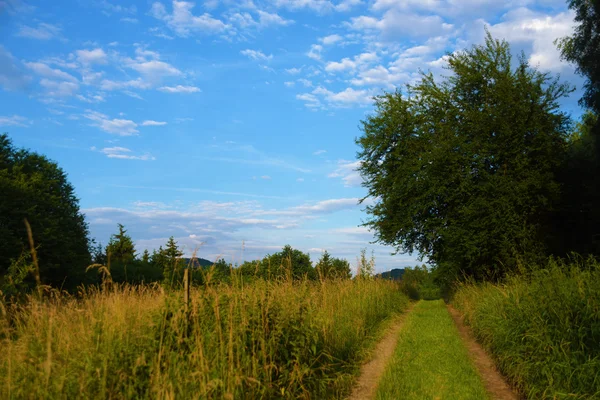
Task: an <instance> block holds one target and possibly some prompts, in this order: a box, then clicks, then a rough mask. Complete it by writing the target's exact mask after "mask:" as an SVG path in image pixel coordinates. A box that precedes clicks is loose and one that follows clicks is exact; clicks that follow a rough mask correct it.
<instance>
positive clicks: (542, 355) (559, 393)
mask: <svg viewBox="0 0 600 400" xmlns="http://www.w3.org/2000/svg"><path fill="white" fill-rule="evenodd" d="M453 303H454V305H455V307H456V308H458V309H459V310H460V311H461V312H462V313H463V314H464V315H465V317H466V321H467V322H468V323H469V324H470V325H471V327H472V328H473V332H474V333H475V335H476V336H477V339H478V340H479V341H480V342H481V343H482V344H483V345H484V347H486V348H487V350H488V352H489V353H491V355H492V356H493V358H494V359H495V361H496V364H497V366H498V367H499V369H500V371H501V372H502V373H503V374H504V375H505V376H506V377H507V378H508V380H509V381H510V382H511V383H512V384H513V386H515V387H516V388H518V389H519V391H520V392H522V393H523V394H524V395H525V396H526V397H527V398H531V399H567V398H568V399H600V264H598V263H595V262H593V261H588V262H581V260H580V262H579V264H577V263H571V264H565V263H563V262H557V261H553V260H550V261H549V263H548V265H547V266H546V267H545V268H543V269H539V270H535V271H534V272H531V273H529V274H525V275H521V276H514V277H511V278H509V279H507V280H506V282H504V283H503V284H500V285H493V284H490V283H487V284H477V285H476V284H465V285H462V286H461V287H459V288H458V291H457V292H456V294H455V296H454V300H453Z"/></svg>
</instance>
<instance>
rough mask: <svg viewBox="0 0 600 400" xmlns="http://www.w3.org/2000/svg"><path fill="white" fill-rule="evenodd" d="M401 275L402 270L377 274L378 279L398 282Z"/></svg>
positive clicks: (397, 269) (402, 273)
mask: <svg viewBox="0 0 600 400" xmlns="http://www.w3.org/2000/svg"><path fill="white" fill-rule="evenodd" d="M402 275H404V268H394V269H393V270H391V271H386V272H382V273H381V274H377V276H378V277H381V278H383V279H392V280H400V279H402Z"/></svg>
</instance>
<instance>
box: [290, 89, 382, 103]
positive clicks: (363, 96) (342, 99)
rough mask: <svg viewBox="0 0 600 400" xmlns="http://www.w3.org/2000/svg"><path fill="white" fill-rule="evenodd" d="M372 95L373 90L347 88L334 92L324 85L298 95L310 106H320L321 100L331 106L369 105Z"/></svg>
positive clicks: (298, 97) (299, 98)
mask: <svg viewBox="0 0 600 400" xmlns="http://www.w3.org/2000/svg"><path fill="white" fill-rule="evenodd" d="M319 97H320V99H319ZM372 97H373V92H372V91H369V90H356V89H353V88H346V89H345V90H342V91H340V92H332V91H330V90H328V89H325V88H324V87H322V86H319V87H317V88H315V89H314V90H313V91H312V92H311V93H303V94H300V95H297V96H296V98H297V99H298V100H303V101H305V106H306V107H309V108H316V107H320V106H321V100H323V101H325V103H327V104H328V105H329V106H331V107H349V106H352V105H367V104H371V103H372Z"/></svg>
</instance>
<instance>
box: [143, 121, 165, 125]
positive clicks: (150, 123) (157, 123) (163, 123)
mask: <svg viewBox="0 0 600 400" xmlns="http://www.w3.org/2000/svg"><path fill="white" fill-rule="evenodd" d="M166 124H167V123H166V122H163V121H152V120H146V121H144V122H142V126H163V125H166Z"/></svg>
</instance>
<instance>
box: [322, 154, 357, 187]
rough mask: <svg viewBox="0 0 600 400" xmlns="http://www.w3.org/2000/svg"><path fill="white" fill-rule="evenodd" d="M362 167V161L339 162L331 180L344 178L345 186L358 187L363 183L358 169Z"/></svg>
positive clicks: (330, 176) (330, 175) (331, 175)
mask: <svg viewBox="0 0 600 400" xmlns="http://www.w3.org/2000/svg"><path fill="white" fill-rule="evenodd" d="M359 166H360V161H345V160H340V161H338V167H337V168H336V170H335V171H334V172H332V173H330V174H329V175H327V176H328V177H329V178H342V181H343V182H344V186H346V187H357V186H360V185H361V183H362V182H363V180H362V177H361V176H360V174H359V172H358V171H357V168H358V167H359Z"/></svg>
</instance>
